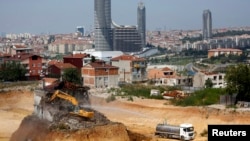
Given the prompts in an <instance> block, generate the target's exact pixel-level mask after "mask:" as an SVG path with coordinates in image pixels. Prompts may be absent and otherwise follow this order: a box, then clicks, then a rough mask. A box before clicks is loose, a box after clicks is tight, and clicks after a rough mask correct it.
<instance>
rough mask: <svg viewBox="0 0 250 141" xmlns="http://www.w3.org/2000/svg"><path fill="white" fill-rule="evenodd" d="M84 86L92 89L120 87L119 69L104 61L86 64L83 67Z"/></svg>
mask: <svg viewBox="0 0 250 141" xmlns="http://www.w3.org/2000/svg"><path fill="white" fill-rule="evenodd" d="M81 74H82V78H83V85H85V86H89V87H91V88H106V87H116V86H117V85H118V67H115V66H111V65H108V64H105V62H103V61H98V62H93V63H89V64H86V65H84V66H83V67H82V71H81Z"/></svg>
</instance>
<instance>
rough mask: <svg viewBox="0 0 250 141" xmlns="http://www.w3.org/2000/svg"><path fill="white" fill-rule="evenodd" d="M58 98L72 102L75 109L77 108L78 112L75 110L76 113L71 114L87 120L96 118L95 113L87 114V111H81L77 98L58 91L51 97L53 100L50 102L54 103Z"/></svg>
mask: <svg viewBox="0 0 250 141" xmlns="http://www.w3.org/2000/svg"><path fill="white" fill-rule="evenodd" d="M56 97H59V98H62V99H64V100H67V101H69V102H71V103H72V104H73V105H74V106H75V107H77V110H75V111H74V112H70V114H73V115H77V116H81V117H87V118H92V117H93V116H94V112H87V111H85V110H82V109H79V106H78V101H77V100H76V98H75V97H73V96H71V95H69V94H67V93H65V92H63V91H60V90H56V91H55V92H54V93H53V95H52V96H51V98H50V99H49V101H53V100H54V99H55V98H56Z"/></svg>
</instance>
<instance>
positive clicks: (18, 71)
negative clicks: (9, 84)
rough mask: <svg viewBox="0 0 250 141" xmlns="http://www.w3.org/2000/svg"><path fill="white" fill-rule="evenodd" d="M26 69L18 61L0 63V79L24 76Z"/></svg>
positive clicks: (17, 78) (15, 78)
mask: <svg viewBox="0 0 250 141" xmlns="http://www.w3.org/2000/svg"><path fill="white" fill-rule="evenodd" d="M26 72H27V70H26V69H25V68H24V66H23V65H22V64H20V62H15V61H13V62H7V63H3V64H1V67H0V79H1V80H3V81H17V80H22V79H24V78H25V73H26Z"/></svg>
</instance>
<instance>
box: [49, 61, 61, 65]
mask: <svg viewBox="0 0 250 141" xmlns="http://www.w3.org/2000/svg"><path fill="white" fill-rule="evenodd" d="M61 63H63V62H62V61H59V60H51V61H49V62H48V65H49V66H51V65H55V64H61Z"/></svg>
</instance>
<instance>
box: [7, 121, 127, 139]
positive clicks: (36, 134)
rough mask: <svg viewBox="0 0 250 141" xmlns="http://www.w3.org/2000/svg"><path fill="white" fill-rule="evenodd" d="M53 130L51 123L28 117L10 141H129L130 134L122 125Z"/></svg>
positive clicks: (61, 127) (110, 124)
mask: <svg viewBox="0 0 250 141" xmlns="http://www.w3.org/2000/svg"><path fill="white" fill-rule="evenodd" d="M64 127H65V126H64V125H61V126H60V129H56V130H55V129H51V128H50V124H49V122H47V121H45V120H41V119H39V118H37V117H36V116H27V117H25V118H24V119H23V121H22V123H21V124H20V127H19V128H18V130H16V131H15V132H14V133H13V134H12V136H11V138H10V141H17V140H18V141H44V140H48V141H55V140H60V141H83V140H84V141H90V140H95V141H129V140H130V139H129V136H128V132H127V130H126V127H125V126H124V125H123V124H122V123H109V124H107V125H100V126H95V127H92V128H84V129H79V130H75V131H72V130H68V129H66V128H64Z"/></svg>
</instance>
